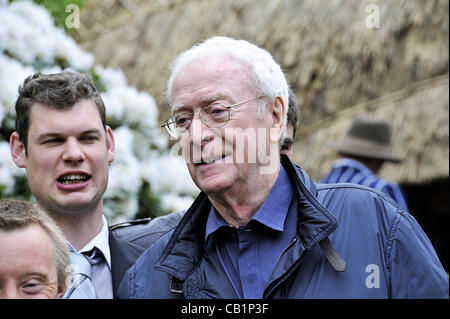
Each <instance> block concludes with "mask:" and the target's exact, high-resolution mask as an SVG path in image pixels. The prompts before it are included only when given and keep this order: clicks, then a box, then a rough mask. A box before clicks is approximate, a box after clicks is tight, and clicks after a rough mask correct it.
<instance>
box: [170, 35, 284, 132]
mask: <svg viewBox="0 0 450 319" xmlns="http://www.w3.org/2000/svg"><path fill="white" fill-rule="evenodd" d="M212 54H215V55H229V56H231V57H233V58H235V59H236V60H237V61H238V62H240V63H242V64H243V65H245V66H247V67H248V68H249V71H250V72H249V73H250V74H249V75H250V78H251V80H252V81H253V85H254V87H255V90H256V94H257V95H264V96H265V97H267V98H268V99H269V100H270V101H274V100H275V98H276V97H277V96H281V97H282V98H283V101H284V104H285V106H286V110H285V111H286V112H285V118H284V128H285V127H286V123H287V113H288V108H289V91H288V90H289V89H288V84H287V80H286V77H285V76H284V73H283V71H282V69H281V67H280V65H279V64H278V63H277V62H275V60H274V59H273V57H272V55H271V54H270V53H269V52H268V51H267V50H265V49H262V48H260V47H258V46H256V45H254V44H252V43H250V42H248V41H245V40H235V39H232V38H228V37H219V36H214V37H211V38H209V39H207V40H206V41H204V42H202V43H198V44H196V45H194V46H193V47H192V48H190V49H188V50H186V51H184V52H182V53H181V54H179V55H178V56H177V58H176V59H175V61H174V62H173V63H172V66H171V73H170V77H169V80H168V82H167V91H166V98H167V102H168V103H169V105H172V87H173V82H174V80H175V77H176V76H177V74H178V72H179V71H180V70H181V69H182V68H183V67H184V66H186V65H187V64H189V63H191V62H193V61H196V60H198V59H200V58H204V57H206V56H210V55H212ZM265 106H266V104H265V103H260V104H259V112H258V116H259V117H260V118H261V117H263V115H264V114H265V111H266V107H265Z"/></svg>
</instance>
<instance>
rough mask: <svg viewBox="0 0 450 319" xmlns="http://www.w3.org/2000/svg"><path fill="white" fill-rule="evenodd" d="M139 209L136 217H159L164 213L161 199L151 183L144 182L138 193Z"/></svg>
mask: <svg viewBox="0 0 450 319" xmlns="http://www.w3.org/2000/svg"><path fill="white" fill-rule="evenodd" d="M138 201H139V210H138V212H137V213H136V216H135V218H136V219H139V218H147V217H152V218H155V217H158V216H161V215H163V214H164V212H163V210H162V209H161V204H160V199H159V197H158V196H157V195H155V194H154V193H153V192H152V191H151V188H150V185H149V183H147V182H144V183H143V184H142V187H141V189H140V190H139V195H138Z"/></svg>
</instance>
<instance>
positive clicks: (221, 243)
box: [205, 167, 297, 299]
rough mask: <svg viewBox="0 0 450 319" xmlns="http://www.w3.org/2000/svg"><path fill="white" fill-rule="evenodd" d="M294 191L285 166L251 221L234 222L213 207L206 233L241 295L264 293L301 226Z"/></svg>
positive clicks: (241, 296)
mask: <svg viewBox="0 0 450 319" xmlns="http://www.w3.org/2000/svg"><path fill="white" fill-rule="evenodd" d="M292 194H293V191H292V186H291V183H290V181H289V176H288V175H287V173H286V171H285V170H284V168H283V167H281V168H280V173H279V175H278V178H277V180H276V182H275V184H274V186H273V187H272V189H271V191H270V193H269V195H268V197H267V198H266V200H265V201H264V203H263V205H262V206H261V208H260V209H259V210H258V211H257V212H256V213H255V215H254V216H253V218H252V219H251V220H250V222H249V223H248V224H247V225H245V226H240V227H233V226H230V225H228V224H227V223H226V222H225V221H224V220H223V218H222V217H221V216H220V214H219V213H218V212H217V211H216V209H215V208H214V207H211V211H210V213H209V216H208V221H207V223H206V234H205V236H206V240H211V245H208V247H210V248H209V249H215V250H216V252H217V258H219V261H220V264H221V265H222V267H223V269H224V271H225V273H226V274H227V276H228V279H229V280H230V282H231V284H232V286H233V288H234V290H235V292H236V294H237V295H238V296H239V298H246V299H248V298H250V299H259V298H262V297H263V293H264V289H265V287H266V286H267V284H268V282H269V279H270V275H271V274H272V271H273V269H274V267H275V265H276V263H277V261H278V258H279V257H280V255H281V253H282V252H283V250H284V249H285V248H286V247H287V246H288V245H289V244H290V242H291V241H292V239H293V237H294V235H295V233H296V226H297V214H296V212H297V201H292ZM291 205H293V207H291ZM289 212H292V213H289Z"/></svg>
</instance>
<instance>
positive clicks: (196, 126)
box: [189, 116, 214, 147]
mask: <svg viewBox="0 0 450 319" xmlns="http://www.w3.org/2000/svg"><path fill="white" fill-rule="evenodd" d="M189 138H190V142H191V143H192V144H194V145H195V146H197V147H201V146H202V145H203V144H205V143H207V142H208V141H212V140H213V139H214V134H213V132H212V130H211V129H210V128H209V127H208V126H207V125H206V124H205V123H203V121H202V120H201V119H200V117H199V116H196V117H194V118H193V119H192V124H191V127H189Z"/></svg>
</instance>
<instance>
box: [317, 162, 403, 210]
mask: <svg viewBox="0 0 450 319" xmlns="http://www.w3.org/2000/svg"><path fill="white" fill-rule="evenodd" d="M320 182H321V183H324V184H331V183H355V184H359V185H364V186H368V187H371V188H374V189H376V190H378V191H381V192H383V193H386V194H388V195H389V196H390V197H392V199H394V200H395V201H396V202H397V203H398V204H399V205H400V207H402V208H403V209H404V210H406V211H407V210H408V205H407V204H406V199H405V196H404V195H403V192H402V190H401V188H400V186H399V185H398V184H397V183H394V182H388V181H385V180H383V179H381V178H379V177H378V176H377V175H375V174H374V173H372V171H371V170H370V169H369V168H367V167H366V166H365V165H364V164H362V163H361V162H358V161H355V160H353V159H350V158H342V159H339V160H337V161H335V162H334V163H333V168H332V169H331V171H330V172H329V173H328V175H327V176H326V177H324V178H323V179H322V180H321V181H320Z"/></svg>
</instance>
